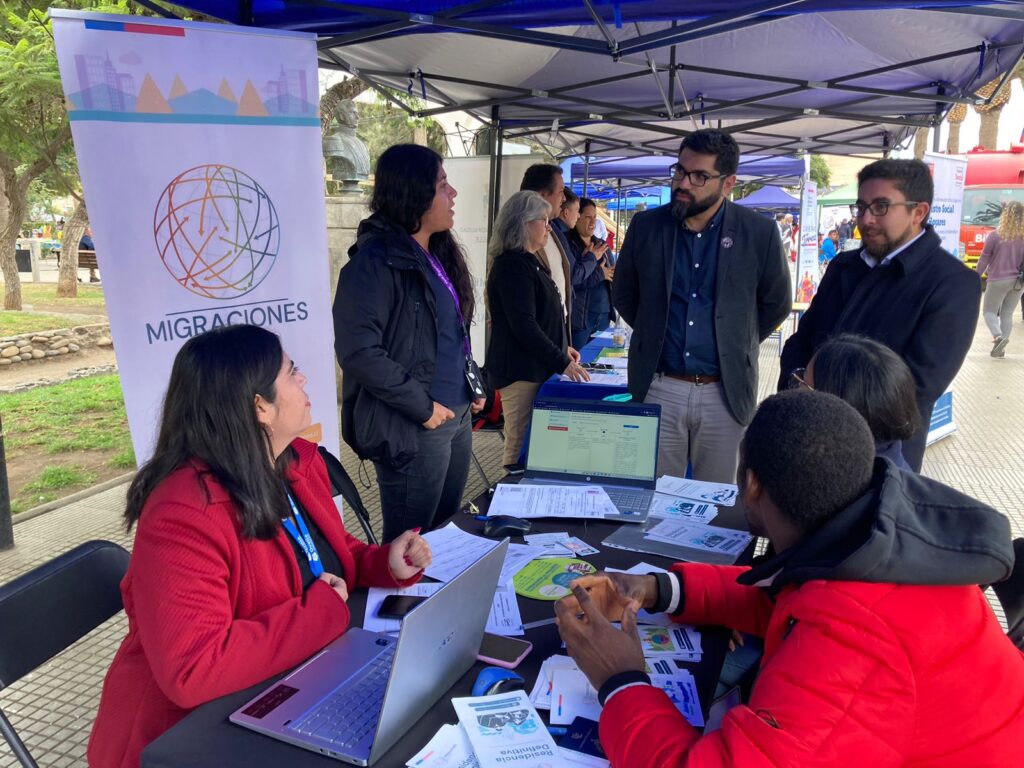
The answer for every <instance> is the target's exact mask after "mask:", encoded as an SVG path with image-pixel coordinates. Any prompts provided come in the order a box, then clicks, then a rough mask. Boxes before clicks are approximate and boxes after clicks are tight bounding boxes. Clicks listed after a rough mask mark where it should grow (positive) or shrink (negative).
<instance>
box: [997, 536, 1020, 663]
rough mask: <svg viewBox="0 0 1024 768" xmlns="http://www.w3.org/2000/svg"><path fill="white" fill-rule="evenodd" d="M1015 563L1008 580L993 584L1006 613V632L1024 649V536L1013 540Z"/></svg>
mask: <svg viewBox="0 0 1024 768" xmlns="http://www.w3.org/2000/svg"><path fill="white" fill-rule="evenodd" d="M1013 554H1014V563H1013V571H1011V572H1010V576H1009V578H1007V579H1006V581H1000V582H997V583H995V584H993V585H992V591H993V592H995V593H996V597H998V598H999V604H1000V605H1002V606H1003V613H1004V614H1006V626H1007V630H1006V634H1007V635H1009V636H1010V639H1011V640H1012V641H1013V643H1014V645H1016V646H1017V647H1018V648H1020V649H1021V650H1024V538H1020V539H1014V540H1013Z"/></svg>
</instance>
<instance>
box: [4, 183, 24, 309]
mask: <svg viewBox="0 0 1024 768" xmlns="http://www.w3.org/2000/svg"><path fill="white" fill-rule="evenodd" d="M20 188H21V185H20V184H15V185H14V189H13V190H11V189H10V188H8V189H6V190H4V189H0V198H4V202H5V205H2V206H0V208H2V209H3V210H2V212H3V213H4V214H5V215H4V216H0V271H2V272H3V276H4V309H21V278H20V277H19V276H18V264H17V262H16V261H15V259H14V252H15V248H16V247H17V240H18V235H19V234H20V230H21V222H23V221H24V220H25V209H26V208H27V207H28V203H27V201H26V199H25V192H24V191H21V190H20Z"/></svg>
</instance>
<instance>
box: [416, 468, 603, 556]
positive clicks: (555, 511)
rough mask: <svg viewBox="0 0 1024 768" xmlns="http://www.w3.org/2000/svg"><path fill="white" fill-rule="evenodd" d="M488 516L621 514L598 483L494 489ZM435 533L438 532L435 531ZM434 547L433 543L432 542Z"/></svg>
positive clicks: (500, 485)
mask: <svg viewBox="0 0 1024 768" xmlns="http://www.w3.org/2000/svg"><path fill="white" fill-rule="evenodd" d="M487 514H488V516H493V515H511V516H512V517H523V518H532V517H570V518H592V519H602V518H604V517H607V516H609V515H618V514H619V510H618V508H617V507H616V506H615V505H614V504H613V503H612V500H611V499H610V498H608V493H607V492H606V491H605V489H604V488H602V487H601V486H599V485H525V484H523V483H519V484H518V485H510V484H507V483H499V484H498V485H497V487H496V488H495V489H494V495H493V496H492V497H491V503H490V506H489V507H488V508H487ZM435 533H436V531H435ZM431 546H433V544H431Z"/></svg>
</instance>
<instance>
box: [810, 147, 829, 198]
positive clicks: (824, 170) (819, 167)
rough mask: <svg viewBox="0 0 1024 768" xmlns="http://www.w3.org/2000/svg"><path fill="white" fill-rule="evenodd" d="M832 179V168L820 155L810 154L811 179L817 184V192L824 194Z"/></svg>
mask: <svg viewBox="0 0 1024 768" xmlns="http://www.w3.org/2000/svg"><path fill="white" fill-rule="evenodd" d="M831 180H832V169H831V168H829V167H828V163H826V162H825V158H824V157H822V156H821V155H811V181H813V182H815V183H816V184H817V185H818V194H819V195H821V194H824V191H825V190H828V188H829V182H830V181H831Z"/></svg>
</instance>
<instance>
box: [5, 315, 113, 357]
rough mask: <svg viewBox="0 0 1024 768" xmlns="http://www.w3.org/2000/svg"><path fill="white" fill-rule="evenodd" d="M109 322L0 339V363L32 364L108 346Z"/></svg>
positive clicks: (109, 341)
mask: <svg viewBox="0 0 1024 768" xmlns="http://www.w3.org/2000/svg"><path fill="white" fill-rule="evenodd" d="M112 346H113V342H112V341H111V339H110V323H96V324H95V325H79V326H76V327H75V328H59V329H57V330H53V331H36V332H34V333H22V334H18V335H17V336H6V337H4V338H0V366H8V365H24V364H28V365H33V364H37V363H43V364H45V363H46V362H48V361H49V359H50V358H53V357H59V356H61V355H73V354H75V353H77V352H80V351H82V350H83V349H87V348H90V347H107V348H109V347H112Z"/></svg>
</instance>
